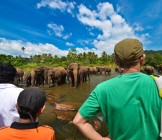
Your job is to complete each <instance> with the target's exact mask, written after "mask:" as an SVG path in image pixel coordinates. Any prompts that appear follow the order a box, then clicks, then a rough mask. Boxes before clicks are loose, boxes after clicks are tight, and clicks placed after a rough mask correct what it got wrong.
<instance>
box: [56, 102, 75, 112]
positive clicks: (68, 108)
mask: <svg viewBox="0 0 162 140" xmlns="http://www.w3.org/2000/svg"><path fill="white" fill-rule="evenodd" d="M55 109H57V110H64V111H76V110H77V109H76V108H75V107H74V106H72V105H68V104H58V103H56V102H55Z"/></svg>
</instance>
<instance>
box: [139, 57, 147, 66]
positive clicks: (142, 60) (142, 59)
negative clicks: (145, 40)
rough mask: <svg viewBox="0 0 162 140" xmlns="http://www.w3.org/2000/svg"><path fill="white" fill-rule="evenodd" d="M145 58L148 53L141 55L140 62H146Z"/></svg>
mask: <svg viewBox="0 0 162 140" xmlns="http://www.w3.org/2000/svg"><path fill="white" fill-rule="evenodd" d="M145 58H146V55H145V54H142V56H141V57H140V64H141V65H142V64H143V63H144V60H145Z"/></svg>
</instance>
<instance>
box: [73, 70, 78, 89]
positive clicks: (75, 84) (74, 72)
mask: <svg viewBox="0 0 162 140" xmlns="http://www.w3.org/2000/svg"><path fill="white" fill-rule="evenodd" d="M73 75H74V88H77V87H78V83H79V82H78V76H79V72H78V70H77V69H76V70H73Z"/></svg>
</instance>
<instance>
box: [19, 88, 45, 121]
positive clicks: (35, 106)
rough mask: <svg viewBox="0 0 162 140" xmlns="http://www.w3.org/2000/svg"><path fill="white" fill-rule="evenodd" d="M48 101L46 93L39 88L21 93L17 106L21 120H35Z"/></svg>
mask: <svg viewBox="0 0 162 140" xmlns="http://www.w3.org/2000/svg"><path fill="white" fill-rule="evenodd" d="M45 101H46V95H45V92H44V91H43V90H41V89H38V88H26V89H24V90H23V91H22V92H20V94H19V96H18V99H17V104H18V113H19V115H20V118H23V119H31V120H32V119H33V118H35V117H36V115H37V113H38V111H39V110H40V109H41V108H42V107H43V106H44V104H45Z"/></svg>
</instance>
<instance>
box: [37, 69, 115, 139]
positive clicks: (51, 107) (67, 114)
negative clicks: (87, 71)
mask: <svg viewBox="0 0 162 140" xmlns="http://www.w3.org/2000/svg"><path fill="white" fill-rule="evenodd" d="M116 75H117V73H116V72H115V71H112V73H111V74H109V75H105V74H96V75H90V81H87V82H85V83H81V84H80V86H79V87H78V88H76V89H75V88H72V87H69V85H68V83H67V84H64V85H61V86H52V87H50V88H49V87H47V86H41V87H40V88H43V89H44V90H45V91H46V95H47V102H46V109H45V111H44V113H43V114H42V115H41V116H40V118H39V121H40V124H48V125H49V126H51V127H53V128H54V130H55V132H56V138H57V140H86V138H85V137H84V136H83V135H82V134H81V133H80V132H79V131H78V130H77V129H76V128H75V127H74V126H73V124H72V123H71V121H72V120H73V118H74V116H75V114H76V113H77V109H78V108H79V107H80V106H81V105H82V103H83V102H84V101H85V100H86V98H87V97H88V96H89V94H90V92H91V91H92V90H93V88H94V87H95V86H96V85H97V84H98V83H100V82H102V81H104V80H107V79H110V78H112V77H114V76H116ZM55 102H56V103H58V104H61V105H65V106H66V105H67V106H68V107H69V106H70V107H71V106H72V107H73V108H74V110H68V111H65V110H57V109H56V108H55ZM99 118H102V116H101V117H100V116H96V117H94V118H92V119H91V120H90V123H92V124H94V122H95V120H97V121H96V122H100V123H99V124H98V125H97V126H98V127H97V128H96V130H97V131H98V132H99V133H100V134H101V135H103V136H106V135H108V130H107V127H106V124H105V123H104V121H98V120H101V119H99Z"/></svg>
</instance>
